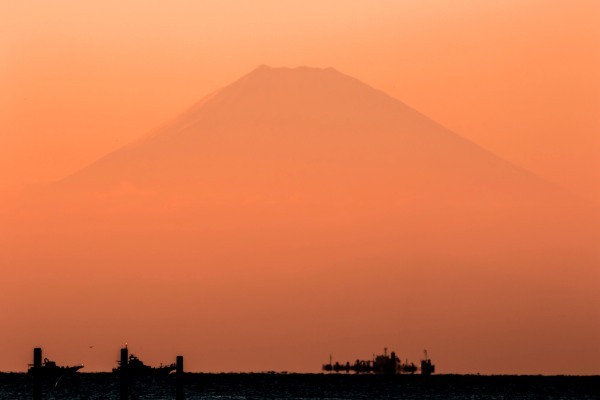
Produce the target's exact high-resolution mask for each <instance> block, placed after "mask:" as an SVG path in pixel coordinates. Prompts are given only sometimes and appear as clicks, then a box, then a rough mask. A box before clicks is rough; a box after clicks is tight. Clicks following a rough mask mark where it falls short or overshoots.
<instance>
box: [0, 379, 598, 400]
mask: <svg viewBox="0 0 600 400" xmlns="http://www.w3.org/2000/svg"><path fill="white" fill-rule="evenodd" d="M185 380H186V382H185V383H186V384H185V398H186V400H194V399H305V400H308V399H469V400H474V399H578V400H584V399H600V376H593V377H568V376H565V377H562V376H558V377H542V376H473V375H469V376H464V375H462V376H461V375H437V376H432V377H431V378H429V379H427V380H425V379H423V378H422V377H421V376H418V375H415V376H376V375H358V376H357V375H345V374H340V375H335V374H334V375H322V374H289V375H279V374H276V375H271V374H186V376H185ZM118 390H119V386H118V380H117V379H116V378H115V377H114V376H113V375H111V374H85V373H80V374H76V375H74V376H71V377H68V378H63V379H61V380H60V381H58V383H56V382H55V381H47V382H45V385H44V397H43V399H48V400H50V399H99V400H100V399H103V400H104V399H106V400H111V399H114V400H118V393H119V392H118ZM31 393H32V387H31V380H30V378H29V377H28V376H27V375H25V374H0V399H2V400H4V399H7V400H8V399H10V400H14V399H30V398H32V394H31ZM130 394H131V399H174V398H175V377H174V376H172V375H171V376H166V377H157V378H148V379H137V380H135V381H133V382H132V385H131V388H130Z"/></svg>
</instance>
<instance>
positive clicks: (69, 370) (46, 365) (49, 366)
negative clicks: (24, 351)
mask: <svg viewBox="0 0 600 400" xmlns="http://www.w3.org/2000/svg"><path fill="white" fill-rule="evenodd" d="M81 368H83V364H82V365H75V366H72V367H69V366H67V367H60V366H58V365H56V363H55V362H54V361H50V360H48V359H47V358H44V362H43V363H42V366H41V367H38V368H36V367H35V366H34V365H33V364H29V369H28V370H27V373H29V374H34V373H39V374H40V375H42V376H53V377H55V376H62V375H68V374H74V373H75V372H77V371H79V370H80V369H81Z"/></svg>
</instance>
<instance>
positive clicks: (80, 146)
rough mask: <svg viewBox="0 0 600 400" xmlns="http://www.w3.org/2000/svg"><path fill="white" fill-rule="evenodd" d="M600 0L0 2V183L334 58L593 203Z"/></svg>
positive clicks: (12, 182) (74, 163)
mask: <svg viewBox="0 0 600 400" xmlns="http://www.w3.org/2000/svg"><path fill="white" fill-rule="evenodd" d="M599 45H600V3H598V2H596V1H578V2H564V1H526V2H523V1H494V2H481V1H452V2H445V1H397V0H393V1H377V2H364V1H346V0H344V1H319V2H317V1H314V2H307V1H285V2H281V1H172V2H168V3H164V2H159V1H128V2H122V1H102V2H94V3H93V4H90V2H80V1H61V0H58V1H52V2H12V1H3V2H1V3H0V188H1V187H7V186H9V187H15V186H17V187H18V186H20V185H21V184H23V183H36V182H47V181H51V180H55V179H59V178H61V177H64V176H65V175H68V174H69V173H71V172H73V171H76V170H77V169H79V168H81V167H82V166H84V165H87V164H89V163H90V162H92V161H93V160H95V159H97V158H98V157H100V156H102V155H104V154H105V153H107V152H108V151H110V150H113V149H115V148H118V147H120V146H122V145H124V144H126V143H128V142H130V141H131V140H133V139H135V138H137V137H139V136H141V135H143V134H144V133H146V132H147V131H148V130H150V129H152V128H153V127H155V126H156V125H158V124H160V123H162V122H164V121H165V120H168V119H170V118H172V117H174V116H176V115H177V114H178V113H179V112H180V111H182V110H184V109H186V108H187V107H188V106H189V105H190V104H192V103H194V102H195V101H197V100H198V99H200V98H202V97H203V96H204V95H206V94H207V93H209V92H211V91H213V90H215V89H218V88H220V87H222V86H224V85H225V84H228V83H229V82H231V81H233V80H235V79H237V78H238V77H239V76H241V75H242V74H244V73H247V72H248V71H249V70H251V69H253V68H255V67H256V66H258V65H260V64H267V65H272V66H290V67H293V66H298V65H309V66H317V67H328V66H332V67H335V68H337V69H338V70H340V71H342V72H344V73H347V74H349V75H352V76H355V77H357V78H359V79H360V80H362V81H364V82H367V83H369V84H371V85H372V86H374V87H376V88H378V89H382V90H384V91H385V92H387V93H389V94H391V95H392V96H394V97H396V98H398V99H400V100H402V101H404V102H406V103H407V104H409V105H411V106H413V107H414V108H416V109H418V110H420V111H421V112H423V113H424V114H426V115H428V116H430V117H431V118H433V119H434V120H437V121H438V122H440V123H442V124H443V125H445V126H447V127H449V128H450V129H452V130H454V131H455V132H457V133H459V134H461V135H463V136H465V137H467V138H470V139H472V140H474V141H475V142H477V143H479V144H480V145H482V146H484V147H486V148H488V149H490V150H492V151H493V152H496V153H497V154H499V155H501V156H503V157H505V158H507V159H508V160H511V161H513V162H515V163H517V164H519V165H521V166H523V167H525V168H528V169H530V170H532V171H534V172H536V173H538V174H540V175H542V176H543V177H545V178H547V179H549V180H551V181H553V182H556V183H558V184H559V185H561V186H563V187H566V188H569V189H570V190H572V191H574V192H576V193H579V194H580V195H582V196H585V197H588V198H591V199H595V200H600V185H599V184H598V182H600V179H598V177H599V172H598V171H600V157H598V149H599V148H600V135H599V134H598V132H600V118H599V117H598V115H600V113H599V110H600V74H599V73H598V71H600V50H599V49H600V46H599Z"/></svg>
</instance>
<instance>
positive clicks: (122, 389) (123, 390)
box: [119, 347, 129, 400]
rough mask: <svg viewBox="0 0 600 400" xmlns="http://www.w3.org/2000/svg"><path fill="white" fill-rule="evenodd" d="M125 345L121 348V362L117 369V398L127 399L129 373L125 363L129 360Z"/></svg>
mask: <svg viewBox="0 0 600 400" xmlns="http://www.w3.org/2000/svg"><path fill="white" fill-rule="evenodd" d="M128 353H129V352H128V350H127V347H124V348H122V349H121V364H120V369H119V399H120V400H128V397H129V374H128V370H127V363H128V361H129V354H128Z"/></svg>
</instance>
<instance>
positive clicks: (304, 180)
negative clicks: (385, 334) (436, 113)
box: [59, 66, 562, 204]
mask: <svg viewBox="0 0 600 400" xmlns="http://www.w3.org/2000/svg"><path fill="white" fill-rule="evenodd" d="M123 185H128V186H131V187H135V188H137V189H139V190H152V191H158V192H163V191H175V192H182V193H185V194H186V195H187V194H191V193H194V194H198V193H202V190H200V187H205V188H206V191H205V193H208V192H210V193H212V194H213V195H217V194H219V196H222V197H220V198H221V199H222V200H225V199H226V198H227V199H233V198H232V197H231V196H238V197H239V198H238V200H242V201H243V200H244V199H245V198H247V197H249V196H250V197H252V196H256V194H257V193H259V192H260V193H262V194H263V195H265V194H267V193H270V194H273V195H275V196H276V195H278V194H279V195H282V194H291V195H302V196H303V197H307V198H311V199H313V200H314V201H318V200H319V196H321V195H323V194H327V193H329V192H334V193H339V192H340V191H341V192H344V193H345V194H346V195H351V194H352V193H356V192H357V191H359V192H361V193H363V195H365V194H367V193H368V194H369V195H368V196H369V197H371V198H373V199H375V198H382V197H385V198H389V197H390V196H391V197H392V198H397V199H398V200H401V199H409V198H410V199H418V200H420V201H424V202H428V201H434V202H435V201H440V200H442V199H444V200H445V201H447V202H450V203H466V204H473V203H486V204H490V203H494V204H503V203H517V204H530V203H548V202H553V201H556V200H557V199H558V198H559V197H561V196H562V195H561V194H560V193H559V191H558V190H556V189H555V188H553V187H551V185H549V184H547V183H545V182H543V181H542V180H541V179H539V178H537V177H535V176H534V175H532V174H530V173H528V172H525V171H523V170H521V169H519V168H517V167H515V166H514V165H511V164H510V163H508V162H506V161H504V160H502V159H500V158H498V157H496V156H494V155H493V154H491V153H489V152H487V151H485V150H483V149H481V148H480V147H478V146H477V145H475V144H473V143H471V142H469V141H467V140H465V139H463V138H461V137H459V136H458V135H456V134H454V133H452V132H450V131H448V130H446V129H445V128H443V127H441V126H439V125H438V124H436V123H435V122H433V121H431V120H430V119H428V118H426V117H425V116H423V115H421V114H419V113H418V112H416V111H415V110H413V109H411V108H410V107H408V106H406V105H405V104H403V103H401V102H400V101H398V100H395V99H393V98H391V97H389V96H387V95H386V94H384V93H382V92H380V91H377V90H375V89H373V88H371V87H369V86H367V85H365V84H363V83H361V82H359V81H358V80H356V79H353V78H350V77H348V76H346V75H343V74H341V73H339V72H337V71H336V70H333V69H325V70H321V69H315V68H306V67H301V68H296V69H287V68H269V67H266V66H261V67H259V68H258V69H256V70H254V71H252V72H251V73H249V74H248V75H246V76H244V77H242V78H241V79H239V80H238V81H236V82H234V83H233V84H231V85H229V86H228V87H226V88H224V89H222V90H220V91H218V92H216V93H214V94H213V95H211V96H209V97H208V98H206V99H204V100H203V101H201V102H199V103H198V104H196V105H195V106H194V107H192V108H191V109H190V110H188V111H187V112H186V113H184V114H182V115H181V116H180V117H179V118H177V119H176V120H175V121H173V122H171V123H170V124H168V125H166V126H165V127H163V128H162V129H160V130H159V131H158V132H156V133H154V134H153V135H151V136H149V137H146V138H144V139H143V140H140V141H138V142H136V143H133V144H131V145H129V146H126V147H125V148H122V149H120V150H118V151H116V152H114V153H112V154H110V155H108V156H106V157H104V158H103V159H101V160H99V161H98V162H96V163H94V164H92V165H91V166H89V167H87V168H85V169H84V170H82V171H80V172H78V173H76V174H75V175H73V176H71V177H69V178H67V179H66V180H64V181H63V182H61V183H60V184H59V186H63V187H70V188H74V187H79V188H80V189H84V190H110V188H113V189H114V188H115V187H119V186H123ZM185 187H187V189H185ZM175 188H179V189H175ZM190 188H196V189H197V191H196V190H192V191H191V192H190Z"/></svg>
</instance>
